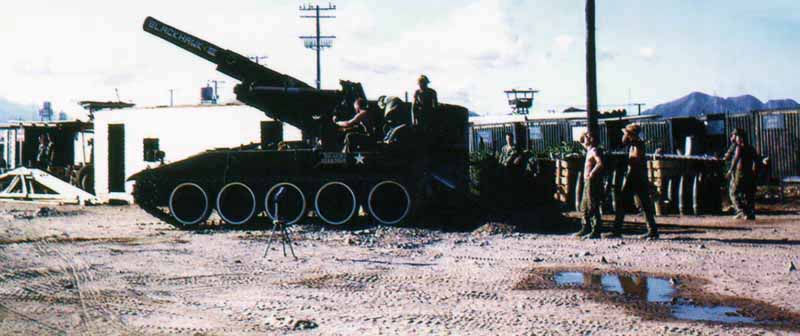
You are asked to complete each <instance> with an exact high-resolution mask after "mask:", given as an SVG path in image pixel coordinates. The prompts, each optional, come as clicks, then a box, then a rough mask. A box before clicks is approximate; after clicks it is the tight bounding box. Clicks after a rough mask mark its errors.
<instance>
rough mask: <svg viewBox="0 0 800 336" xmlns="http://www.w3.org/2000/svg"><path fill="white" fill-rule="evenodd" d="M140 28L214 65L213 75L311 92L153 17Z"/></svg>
mask: <svg viewBox="0 0 800 336" xmlns="http://www.w3.org/2000/svg"><path fill="white" fill-rule="evenodd" d="M143 28H144V31H146V32H148V33H150V34H153V35H155V36H158V37H160V38H162V39H164V40H165V41H167V42H169V43H172V44H174V45H176V46H178V47H181V48H182V49H184V50H186V51H188V52H190V53H192V54H195V55H196V56H198V57H202V58H203V59H205V60H207V61H209V62H211V63H214V64H216V65H217V71H219V72H222V73H224V74H226V75H228V76H231V77H233V78H236V79H238V80H240V81H242V82H243V83H247V84H252V83H258V85H263V86H271V87H287V88H289V87H292V88H302V89H310V88H312V87H311V86H310V85H308V84H306V83H304V82H303V81H300V80H298V79H296V78H294V77H291V76H288V75H285V74H282V73H280V72H277V71H274V70H272V69H269V68H267V67H265V66H262V65H260V64H258V63H255V62H253V61H251V60H250V59H249V58H247V57H244V56H242V55H240V54H238V53H236V52H233V51H230V50H228V49H224V48H221V47H219V46H217V45H215V44H213V43H210V42H208V41H206V40H203V39H201V38H199V37H197V36H194V35H192V34H189V33H186V32H184V31H182V30H180V29H178V28H175V27H172V26H170V25H168V24H166V23H163V22H161V21H159V20H156V19H154V18H153V17H147V19H145V20H144V24H143Z"/></svg>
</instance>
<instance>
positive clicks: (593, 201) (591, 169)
mask: <svg viewBox="0 0 800 336" xmlns="http://www.w3.org/2000/svg"><path fill="white" fill-rule="evenodd" d="M580 141H581V145H583V148H585V149H586V162H585V163H584V165H583V198H582V199H581V209H580V211H581V212H582V214H583V221H582V222H581V230H580V231H578V232H576V233H575V234H574V236H575V237H583V238H585V239H597V238H600V226H601V225H602V224H603V218H602V217H601V216H600V203H601V202H602V199H603V176H602V175H603V173H602V172H603V156H602V153H601V152H600V149H598V148H597V141H596V140H595V138H594V136H592V134H591V133H588V132H584V133H583V134H582V135H581V138H580Z"/></svg>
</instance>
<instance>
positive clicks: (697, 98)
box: [642, 92, 800, 118]
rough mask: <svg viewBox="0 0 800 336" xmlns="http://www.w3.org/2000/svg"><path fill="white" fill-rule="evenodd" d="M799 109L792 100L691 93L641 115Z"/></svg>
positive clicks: (684, 114)
mask: <svg viewBox="0 0 800 336" xmlns="http://www.w3.org/2000/svg"><path fill="white" fill-rule="evenodd" d="M789 108H800V104H798V103H797V102H796V101H794V100H792V99H777V100H769V101H767V102H762V101H761V100H759V99H758V98H756V97H753V96H751V95H743V96H737V97H729V98H722V97H717V96H712V95H709V94H705V93H702V92H692V93H690V94H688V95H686V96H684V97H681V98H678V99H676V100H673V101H671V102H668V103H664V104H660V105H656V106H655V107H653V108H651V109H649V110H646V111H643V112H642V114H657V115H661V117H662V118H675V117H690V116H700V115H704V114H718V113H740V112H749V111H753V110H770V109H789Z"/></svg>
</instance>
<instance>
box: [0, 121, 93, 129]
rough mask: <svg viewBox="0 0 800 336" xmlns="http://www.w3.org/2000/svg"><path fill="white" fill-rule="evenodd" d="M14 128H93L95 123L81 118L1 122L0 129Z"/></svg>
mask: <svg viewBox="0 0 800 336" xmlns="http://www.w3.org/2000/svg"><path fill="white" fill-rule="evenodd" d="M13 128H52V129H65V128H77V129H80V130H93V129H94V124H93V123H91V122H85V121H80V120H60V121H8V122H5V123H0V129H13Z"/></svg>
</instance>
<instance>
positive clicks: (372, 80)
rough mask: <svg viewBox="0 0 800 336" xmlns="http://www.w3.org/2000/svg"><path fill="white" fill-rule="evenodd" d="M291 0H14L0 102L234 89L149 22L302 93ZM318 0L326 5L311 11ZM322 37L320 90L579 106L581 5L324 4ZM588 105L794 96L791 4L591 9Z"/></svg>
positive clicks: (797, 87)
mask: <svg viewBox="0 0 800 336" xmlns="http://www.w3.org/2000/svg"><path fill="white" fill-rule="evenodd" d="M299 4H301V2H297V1H270V0H227V1H219V0H213V1H211V0H193V1H180V2H179V1H164V0H159V1H154V0H138V1H111V0H103V1H100V0H75V1H42V0H26V1H12V2H8V3H6V4H4V6H3V7H4V8H3V10H2V12H0V41H1V42H2V43H3V48H2V50H3V52H2V53H0V78H1V79H2V84H0V98H5V99H8V100H11V101H14V102H18V103H22V104H31V103H35V104H37V105H38V104H40V103H41V101H43V100H51V101H53V102H54V105H55V107H56V110H62V109H63V110H66V111H68V112H70V113H72V112H73V111H75V109H76V108H75V105H74V104H75V102H77V101H79V100H87V99H95V100H113V99H116V96H115V94H114V89H115V88H118V89H119V94H120V98H122V100H124V101H133V102H134V103H137V104H138V105H164V104H168V103H169V89H174V90H175V102H176V104H194V103H197V102H198V100H199V91H200V90H199V89H200V87H201V86H203V85H205V84H206V82H207V81H208V80H210V79H218V80H224V81H225V83H224V84H223V86H222V88H221V90H220V95H221V98H222V99H224V100H229V99H233V98H234V97H233V95H232V89H233V86H234V85H235V84H236V81H235V80H233V79H232V78H229V77H226V76H225V75H223V74H221V73H217V72H216V71H215V70H214V66H213V65H212V64H210V63H208V62H206V61H205V60H203V59H200V58H197V57H195V56H194V55H191V54H189V53H187V52H185V51H183V50H181V49H179V48H177V47H174V46H172V45H170V44H168V43H166V42H164V41H162V40H160V39H158V38H156V37H154V36H152V35H150V34H147V33H145V32H144V31H142V29H141V26H142V22H143V21H144V19H145V17H147V16H148V15H152V16H154V17H156V18H158V19H159V20H161V21H164V22H166V23H168V24H171V25H173V26H175V27H177V28H179V29H182V30H184V31H187V32H189V33H192V34H194V35H196V36H198V37H200V38H203V39H206V40H208V41H210V42H212V43H215V44H217V45H219V46H221V47H223V48H228V49H231V50H234V51H237V52H239V53H242V54H244V55H252V56H255V55H259V56H260V55H267V56H269V59H267V61H266V63H267V65H268V66H270V67H271V68H273V69H275V70H277V71H281V72H284V73H287V74H291V75H292V76H295V77H297V78H300V79H302V80H305V81H306V82H307V83H309V84H311V85H313V83H314V78H315V67H314V54H313V52H312V51H310V50H307V49H304V47H303V44H302V42H301V41H300V40H299V39H298V38H297V37H298V36H299V35H308V34H311V33H313V22H312V21H311V20H308V19H301V18H299V14H300V13H299V12H298V10H297V9H298V5H299ZM323 4H327V2H325V3H323ZM335 4H336V5H337V7H338V10H337V11H335V15H336V16H337V18H336V19H332V20H324V21H323V26H322V27H323V33H325V34H334V35H336V36H337V37H338V39H337V40H336V41H335V42H334V46H333V48H332V49H329V50H326V51H324V55H323V86H324V87H325V88H336V87H338V80H339V79H348V80H353V81H359V82H362V83H363V84H364V87H365V89H366V91H367V95H368V97H369V98H371V99H375V98H377V97H378V96H379V95H382V94H390V95H398V96H402V95H403V93H404V92H406V91H411V92H413V90H414V87H415V81H416V78H417V77H418V76H419V74H421V73H425V74H427V75H428V76H429V77H430V78H431V80H432V83H431V86H432V87H434V88H435V89H437V90H438V91H439V96H440V100H441V101H443V102H451V103H456V104H461V105H464V106H466V107H468V108H469V109H471V110H474V111H476V112H479V113H482V114H501V113H506V112H507V106H506V102H505V96H504V94H503V90H504V89H508V88H528V87H532V88H536V89H539V90H541V94H540V95H539V96H538V101H537V104H538V105H537V108H538V109H540V110H545V109H550V108H557V109H563V108H564V107H566V106H568V105H582V104H585V103H584V101H585V90H586V89H585V75H584V69H585V64H584V62H585V61H584V53H585V50H584V43H585V26H584V1H583V0H547V1H545V0H527V1H495V0H476V1H436V0H404V1H385V0H382V1H363V0H361V1H356V0H342V1H336V2H335ZM597 26H598V33H597V34H598V52H599V55H600V63H599V69H598V71H599V85H600V94H599V96H600V97H599V99H600V104H622V103H627V102H630V101H636V102H645V103H647V104H648V105H649V106H653V105H655V104H658V103H662V102H666V101H669V100H672V99H675V98H678V97H680V96H683V95H686V94H688V93H689V92H691V91H703V92H707V93H710V94H717V95H720V96H734V95H741V94H745V93H749V94H753V95H755V96H757V97H759V98H761V99H762V100H767V99H773V98H795V99H797V98H798V97H800V94H798V93H799V92H800V80H798V78H800V70H798V69H800V67H798V64H797V58H798V55H800V43H798V38H797V31H800V2H798V1H796V0H762V1H756V2H754V1H736V0H704V1H696V0H668V1H667V0H662V1H637V0H600V1H598V22H597Z"/></svg>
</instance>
